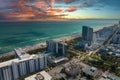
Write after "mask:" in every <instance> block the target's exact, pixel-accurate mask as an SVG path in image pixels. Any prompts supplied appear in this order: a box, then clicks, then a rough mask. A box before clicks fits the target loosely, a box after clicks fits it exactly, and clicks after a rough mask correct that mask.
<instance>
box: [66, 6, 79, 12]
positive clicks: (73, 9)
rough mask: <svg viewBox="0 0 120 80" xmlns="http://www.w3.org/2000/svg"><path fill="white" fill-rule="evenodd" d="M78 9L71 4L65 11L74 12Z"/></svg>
mask: <svg viewBox="0 0 120 80" xmlns="http://www.w3.org/2000/svg"><path fill="white" fill-rule="evenodd" d="M76 10H77V8H76V7H73V6H70V7H69V8H68V9H67V10H65V12H74V11H76Z"/></svg>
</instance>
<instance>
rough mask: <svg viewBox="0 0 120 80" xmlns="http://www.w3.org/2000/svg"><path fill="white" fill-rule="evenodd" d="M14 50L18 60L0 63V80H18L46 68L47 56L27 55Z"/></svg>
mask: <svg viewBox="0 0 120 80" xmlns="http://www.w3.org/2000/svg"><path fill="white" fill-rule="evenodd" d="M20 50H21V49H18V50H15V52H16V54H17V55H18V57H19V58H15V59H12V60H9V61H5V62H2V63H0V80H19V78H20V77H21V76H24V75H27V74H30V73H34V72H36V71H39V70H42V69H44V68H46V67H47V55H45V54H37V55H29V54H27V53H24V54H23V53H21V51H20Z"/></svg>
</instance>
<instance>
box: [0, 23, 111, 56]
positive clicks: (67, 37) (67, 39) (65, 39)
mask: <svg viewBox="0 0 120 80" xmlns="http://www.w3.org/2000/svg"><path fill="white" fill-rule="evenodd" d="M111 26H113V25H110V26H106V27H111ZM103 28H105V27H102V28H97V29H95V30H94V32H97V31H99V30H102V29H103ZM79 37H81V34H72V35H70V36H65V37H61V38H56V39H53V40H57V41H63V42H65V41H70V40H72V39H75V38H79ZM43 47H46V42H42V43H39V44H35V45H33V46H26V47H23V48H22V49H23V50H24V51H26V52H28V51H32V50H36V49H39V48H43ZM14 54H15V53H14V51H11V52H8V53H4V54H1V55H0V57H3V56H8V55H14Z"/></svg>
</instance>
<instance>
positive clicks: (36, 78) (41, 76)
mask: <svg viewBox="0 0 120 80" xmlns="http://www.w3.org/2000/svg"><path fill="white" fill-rule="evenodd" d="M51 79H52V77H51V76H50V75H49V74H48V73H47V72H45V71H41V72H39V73H36V74H34V75H32V76H29V77H27V78H25V80H51Z"/></svg>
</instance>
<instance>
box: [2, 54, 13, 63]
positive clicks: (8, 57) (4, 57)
mask: <svg viewBox="0 0 120 80" xmlns="http://www.w3.org/2000/svg"><path fill="white" fill-rule="evenodd" d="M14 58H15V55H14V54H13V55H6V56H1V57H0V62H4V61H8V60H11V59H14Z"/></svg>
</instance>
